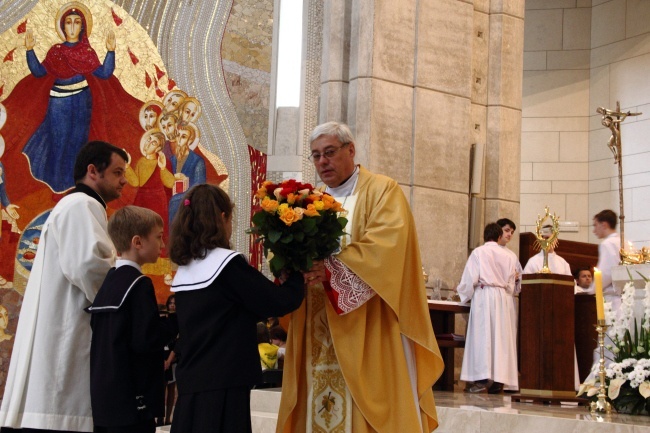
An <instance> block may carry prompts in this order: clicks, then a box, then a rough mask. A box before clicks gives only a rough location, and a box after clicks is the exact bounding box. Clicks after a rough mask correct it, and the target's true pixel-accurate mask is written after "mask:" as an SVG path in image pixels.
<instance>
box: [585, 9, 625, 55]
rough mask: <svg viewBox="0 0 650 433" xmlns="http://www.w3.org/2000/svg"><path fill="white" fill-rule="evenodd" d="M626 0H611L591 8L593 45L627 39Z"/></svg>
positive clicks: (600, 45)
mask: <svg viewBox="0 0 650 433" xmlns="http://www.w3.org/2000/svg"><path fill="white" fill-rule="evenodd" d="M625 9H626V8H625V0H611V1H608V2H606V3H602V4H599V5H595V4H594V6H593V7H592V8H591V47H592V48H596V47H602V46H604V45H607V44H611V43H613V42H618V41H621V40H623V39H625Z"/></svg>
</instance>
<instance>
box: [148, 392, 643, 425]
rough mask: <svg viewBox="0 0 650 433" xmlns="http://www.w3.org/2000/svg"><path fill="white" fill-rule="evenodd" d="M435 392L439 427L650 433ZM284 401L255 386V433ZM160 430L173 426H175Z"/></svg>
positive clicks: (617, 419)
mask: <svg viewBox="0 0 650 433" xmlns="http://www.w3.org/2000/svg"><path fill="white" fill-rule="evenodd" d="M435 398H436V406H437V409H438V419H439V422H440V426H439V427H438V429H437V430H436V432H437V433H478V432H485V433H517V432H522V433H565V432H566V433H587V432H589V433H650V417H644V416H632V415H619V414H612V415H610V416H609V417H605V416H595V415H592V414H591V413H590V412H589V411H588V410H587V408H585V407H584V406H580V407H579V406H577V405H575V404H566V405H558V406H550V405H540V404H532V403H513V402H512V401H511V399H510V396H509V395H508V394H504V395H488V394H481V395H474V394H468V393H462V392H455V393H454V392H443V391H436V392H435ZM279 405H280V389H279V388H278V389H269V390H254V391H253V393H252V395H251V410H252V413H251V419H252V424H253V432H254V433H273V432H275V424H276V420H277V411H278V408H279ZM157 432H160V433H163V432H165V433H166V432H169V426H165V427H161V428H159V429H158V430H157ZM396 433H397V432H396ZM399 433H402V432H399Z"/></svg>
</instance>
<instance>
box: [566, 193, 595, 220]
mask: <svg viewBox="0 0 650 433" xmlns="http://www.w3.org/2000/svg"><path fill="white" fill-rule="evenodd" d="M560 216H561V218H562V219H563V220H565V221H578V223H580V225H581V226H588V225H589V224H590V223H591V215H589V194H567V195H566V213H565V214H564V215H560Z"/></svg>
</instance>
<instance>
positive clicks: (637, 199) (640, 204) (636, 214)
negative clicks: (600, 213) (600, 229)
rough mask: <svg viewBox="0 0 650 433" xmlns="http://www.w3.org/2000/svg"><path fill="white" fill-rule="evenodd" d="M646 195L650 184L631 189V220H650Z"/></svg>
mask: <svg viewBox="0 0 650 433" xmlns="http://www.w3.org/2000/svg"><path fill="white" fill-rule="evenodd" d="M648 197H650V186H644V187H639V188H634V189H632V203H631V205H632V214H631V215H630V219H631V220H633V221H638V220H650V200H648ZM626 217H627V215H626Z"/></svg>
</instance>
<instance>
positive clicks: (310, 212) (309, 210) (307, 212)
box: [304, 204, 320, 217]
mask: <svg viewBox="0 0 650 433" xmlns="http://www.w3.org/2000/svg"><path fill="white" fill-rule="evenodd" d="M304 214H305V215H306V216H308V217H315V216H318V215H320V214H319V213H318V211H317V210H316V206H314V205H313V204H308V205H307V209H305V212H304Z"/></svg>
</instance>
